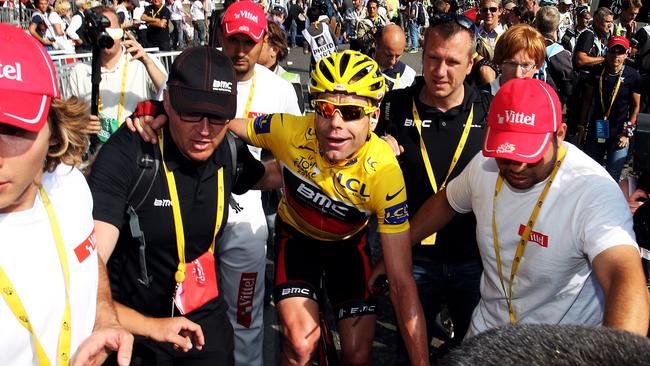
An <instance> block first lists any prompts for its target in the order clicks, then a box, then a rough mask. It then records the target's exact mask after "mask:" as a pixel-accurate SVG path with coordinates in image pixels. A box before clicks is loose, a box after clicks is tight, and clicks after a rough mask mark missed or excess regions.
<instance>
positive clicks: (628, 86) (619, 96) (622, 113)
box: [587, 64, 643, 135]
mask: <svg viewBox="0 0 650 366" xmlns="http://www.w3.org/2000/svg"><path fill="white" fill-rule="evenodd" d="M605 67H606V65H605V64H603V65H599V66H597V67H596V68H595V69H594V72H593V73H592V74H591V75H589V77H588V78H587V85H589V86H591V88H592V90H593V109H592V112H591V120H592V121H595V120H597V119H603V118H604V117H605V112H606V111H604V110H603V104H602V102H605V109H607V108H609V105H610V104H611V103H612V96H613V95H614V90H615V89H616V84H617V83H618V79H619V75H618V74H613V75H612V74H610V73H608V72H607V71H606V70H605V72H603V69H604V68H605ZM601 75H603V78H604V79H603V91H602V92H603V94H602V95H603V100H602V101H601V99H600V97H601V95H600V76H601ZM621 77H622V79H621V86H620V87H619V89H618V92H617V93H616V98H615V99H614V103H613V104H612V110H611V113H610V114H609V116H608V120H609V127H610V129H611V131H610V133H611V134H612V135H618V134H620V133H622V132H623V124H624V123H625V122H627V121H628V120H629V119H630V112H631V110H630V104H631V102H632V94H634V93H637V94H641V92H642V91H643V87H642V85H641V76H640V75H639V72H638V71H636V69H635V68H633V67H632V66H629V65H626V66H625V69H623V74H622V75H621ZM589 130H590V131H592V132H595V130H596V123H590V124H589Z"/></svg>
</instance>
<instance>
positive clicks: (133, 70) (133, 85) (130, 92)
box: [63, 46, 167, 124]
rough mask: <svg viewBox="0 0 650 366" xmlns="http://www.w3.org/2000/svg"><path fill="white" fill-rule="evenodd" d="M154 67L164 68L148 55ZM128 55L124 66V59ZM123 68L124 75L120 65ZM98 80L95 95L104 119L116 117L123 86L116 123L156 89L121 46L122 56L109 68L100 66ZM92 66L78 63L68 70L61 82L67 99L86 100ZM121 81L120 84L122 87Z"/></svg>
mask: <svg viewBox="0 0 650 366" xmlns="http://www.w3.org/2000/svg"><path fill="white" fill-rule="evenodd" d="M149 57H150V58H151V60H152V61H153V62H154V63H155V64H156V67H158V69H159V70H160V71H161V72H162V73H163V74H165V75H167V72H166V71H165V67H164V66H163V65H162V63H160V60H158V58H157V57H156V56H154V55H149ZM127 58H129V62H128V65H126V60H127ZM125 67H126V77H124V68H125ZM101 73H102V80H101V82H100V84H99V96H100V97H101V101H102V109H101V113H102V114H103V115H105V116H107V117H108V118H113V119H117V117H118V116H117V115H118V109H119V104H120V99H121V95H122V89H124V105H123V109H122V113H121V114H120V118H119V120H118V122H119V123H120V124H122V123H123V122H124V120H126V117H128V116H130V115H131V114H133V112H134V111H135V108H136V107H137V105H138V103H140V102H143V101H145V100H149V99H152V98H154V97H155V96H156V95H157V93H158V89H157V88H156V87H155V86H154V84H153V82H152V81H151V78H150V77H149V73H147V68H146V67H145V66H144V64H143V63H142V62H140V61H138V60H133V59H131V55H129V54H127V53H126V49H124V46H123V47H122V57H120V60H119V61H118V62H117V64H116V65H115V67H114V68H113V69H107V68H104V67H102V68H101ZM91 75H92V67H91V65H89V64H84V63H78V64H77V65H75V67H74V68H73V69H72V73H71V74H70V77H69V78H68V79H67V82H64V85H63V94H64V95H65V96H66V97H67V98H69V97H71V96H76V97H79V98H81V99H83V100H85V101H86V102H88V103H90V98H91V95H92V83H91V81H90V79H91ZM123 82H124V86H122V84H123Z"/></svg>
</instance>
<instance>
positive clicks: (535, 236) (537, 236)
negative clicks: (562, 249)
mask: <svg viewBox="0 0 650 366" xmlns="http://www.w3.org/2000/svg"><path fill="white" fill-rule="evenodd" d="M525 229H526V227H525V226H524V225H519V235H521V234H523V233H524V230H525ZM528 241H532V242H533V243H537V244H539V245H541V246H543V247H544V248H548V235H544V234H542V233H538V232H537V231H531V232H530V238H528Z"/></svg>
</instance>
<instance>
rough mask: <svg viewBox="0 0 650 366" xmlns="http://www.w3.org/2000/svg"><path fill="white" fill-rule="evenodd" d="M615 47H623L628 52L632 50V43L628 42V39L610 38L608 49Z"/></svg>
mask: <svg viewBox="0 0 650 366" xmlns="http://www.w3.org/2000/svg"><path fill="white" fill-rule="evenodd" d="M614 46H621V47H623V48H625V49H626V50H628V49H630V41H628V40H627V38H625V37H623V36H614V37H609V40H608V41H607V48H612V47H614Z"/></svg>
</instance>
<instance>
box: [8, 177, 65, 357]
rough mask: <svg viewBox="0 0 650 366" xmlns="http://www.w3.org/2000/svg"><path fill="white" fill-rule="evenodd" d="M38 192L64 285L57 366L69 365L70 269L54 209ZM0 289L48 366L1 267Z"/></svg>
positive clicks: (23, 308)
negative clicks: (50, 229)
mask: <svg viewBox="0 0 650 366" xmlns="http://www.w3.org/2000/svg"><path fill="white" fill-rule="evenodd" d="M38 190H39V192H40V194H41V199H42V200H43V204H44V205H45V210H46V211H47V216H48V218H49V220H50V227H51V228H52V235H53V236H54V242H55V243H56V251H57V253H58V254H59V262H60V263H61V271H62V272H63V280H64V284H65V308H64V310H63V319H62V320H61V331H60V333H59V346H58V349H57V359H58V364H59V365H68V364H69V363H70V333H71V330H70V267H68V257H67V256H66V253H65V246H64V244H63V237H62V236H61V230H60V229H59V223H58V221H57V220H56V215H55V214H54V209H53V208H52V203H51V202H50V199H49V198H48V196H47V194H46V193H45V189H43V186H41V185H40V184H39V185H38ZM0 287H1V288H2V291H1V292H2V297H3V298H4V299H5V301H6V302H7V305H9V308H10V309H11V312H13V313H14V316H15V317H16V319H18V321H19V322H20V324H21V325H22V326H23V327H25V329H27V330H28V331H29V333H30V334H31V335H32V339H33V340H34V346H35V347H36V357H37V358H38V363H39V365H41V366H45V365H47V366H49V365H50V361H49V360H48V359H47V355H46V354H45V350H44V349H43V346H42V345H41V343H40V342H39V340H38V337H37V336H36V333H35V332H34V328H33V327H32V323H31V322H30V320H29V317H28V316H27V311H26V310H25V307H24V306H23V303H22V301H20V298H19V297H18V293H17V292H16V290H15V289H14V288H13V285H12V284H11V281H9V277H8V276H7V274H6V273H5V272H4V270H3V269H2V267H0Z"/></svg>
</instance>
